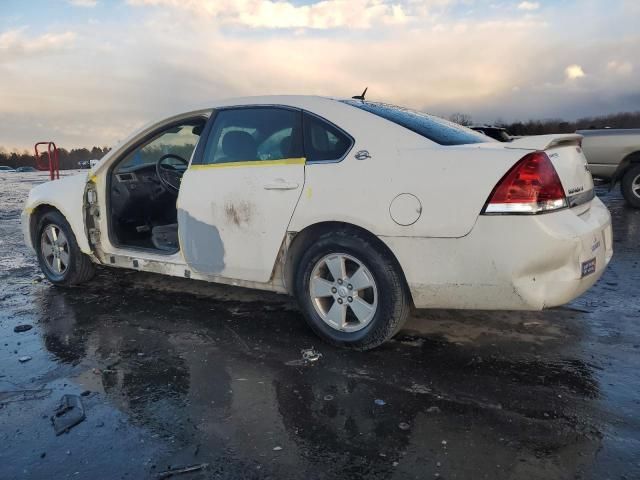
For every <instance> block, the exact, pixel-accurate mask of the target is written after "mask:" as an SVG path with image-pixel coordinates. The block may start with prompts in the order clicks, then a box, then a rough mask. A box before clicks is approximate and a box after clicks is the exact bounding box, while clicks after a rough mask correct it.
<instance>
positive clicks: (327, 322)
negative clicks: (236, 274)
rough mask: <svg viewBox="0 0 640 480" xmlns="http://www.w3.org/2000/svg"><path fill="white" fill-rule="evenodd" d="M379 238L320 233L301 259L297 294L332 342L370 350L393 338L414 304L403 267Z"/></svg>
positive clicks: (309, 316) (309, 319)
mask: <svg viewBox="0 0 640 480" xmlns="http://www.w3.org/2000/svg"><path fill="white" fill-rule="evenodd" d="M376 240H377V239H372V238H370V237H368V236H367V235H364V234H361V233H359V232H354V231H349V230H344V231H336V232H328V233H325V234H323V235H321V236H320V237H319V238H318V239H317V240H316V241H315V242H314V243H313V244H312V245H310V246H309V248H308V249H307V250H306V252H305V253H304V254H303V256H302V257H301V258H300V261H299V262H298V265H297V269H296V277H295V294H296V298H297V300H298V303H299V305H300V308H301V309H302V312H303V314H304V317H305V319H306V321H307V323H308V324H309V326H310V327H311V328H312V329H313V331H314V332H315V333H316V334H317V335H318V336H320V337H321V338H322V339H323V340H325V341H327V342H328V343H330V344H333V345H336V346H340V347H346V348H351V349H354V350H370V349H372V348H375V347H377V346H379V345H381V344H382V343H384V342H385V341H387V340H389V339H390V338H391V337H393V336H394V335H395V334H396V333H397V332H398V331H399V330H400V328H401V327H402V325H403V324H404V322H405V321H406V319H407V317H408V316H409V311H410V308H411V298H410V295H409V293H408V289H407V287H406V285H405V281H404V277H403V276H402V274H401V272H400V267H399V265H398V264H397V261H396V260H395V258H393V257H392V256H391V255H390V254H389V253H388V252H387V251H386V249H384V247H383V246H382V245H380V244H379V242H377V241H376Z"/></svg>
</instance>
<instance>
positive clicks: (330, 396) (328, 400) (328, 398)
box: [324, 395, 333, 402]
mask: <svg viewBox="0 0 640 480" xmlns="http://www.w3.org/2000/svg"><path fill="white" fill-rule="evenodd" d="M324 399H325V401H327V402H330V401H331V400H333V395H325V396H324Z"/></svg>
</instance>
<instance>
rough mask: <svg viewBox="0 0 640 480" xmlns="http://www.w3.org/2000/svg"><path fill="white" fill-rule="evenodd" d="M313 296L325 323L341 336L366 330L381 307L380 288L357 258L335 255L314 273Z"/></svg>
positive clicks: (327, 256) (315, 267)
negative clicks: (379, 305)
mask: <svg viewBox="0 0 640 480" xmlns="http://www.w3.org/2000/svg"><path fill="white" fill-rule="evenodd" d="M309 295H310V296H311V301H312V304H313V307H314V308H315V310H316V312H317V313H318V315H319V316H320V318H321V319H322V321H323V322H325V323H326V324H327V325H329V326H330V327H331V328H333V329H335V330H339V331H341V332H356V331H358V330H362V329H363V328H364V327H366V326H367V325H368V324H369V323H371V320H372V319H373V317H374V315H375V313H376V310H377V307H378V287H377V286H376V282H375V280H374V278H373V275H372V274H371V272H370V271H369V269H368V268H367V267H366V266H365V265H364V263H362V262H361V261H360V260H358V259H357V258H355V257H353V256H351V255H347V254H345V253H332V254H329V255H326V256H324V257H323V258H321V259H320V260H319V261H318V262H317V263H316V264H315V266H314V268H313V270H312V272H311V278H310V282H309Z"/></svg>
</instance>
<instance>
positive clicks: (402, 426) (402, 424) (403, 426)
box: [398, 422, 411, 430]
mask: <svg viewBox="0 0 640 480" xmlns="http://www.w3.org/2000/svg"><path fill="white" fill-rule="evenodd" d="M398 428H399V429H400V430H409V429H410V428H411V426H410V425H409V424H408V423H406V422H400V423H399V424H398Z"/></svg>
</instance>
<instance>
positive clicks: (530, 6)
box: [518, 2, 540, 12]
mask: <svg viewBox="0 0 640 480" xmlns="http://www.w3.org/2000/svg"><path fill="white" fill-rule="evenodd" d="M539 8H540V4H539V3H538V2H520V3H519V4H518V10H525V11H527V12H532V11H534V10H538V9H539Z"/></svg>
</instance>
